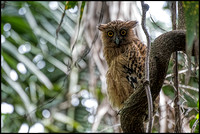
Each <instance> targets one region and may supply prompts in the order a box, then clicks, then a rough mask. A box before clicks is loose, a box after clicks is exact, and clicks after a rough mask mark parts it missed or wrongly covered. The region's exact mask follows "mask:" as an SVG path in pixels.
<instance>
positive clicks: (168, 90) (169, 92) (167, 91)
mask: <svg viewBox="0 0 200 134" xmlns="http://www.w3.org/2000/svg"><path fill="white" fill-rule="evenodd" d="M162 90H163V92H164V94H165V95H166V96H168V97H169V98H171V99H173V98H174V88H173V87H172V86H170V85H167V86H164V87H162Z"/></svg>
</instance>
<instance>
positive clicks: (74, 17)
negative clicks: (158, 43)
mask: <svg viewBox="0 0 200 134" xmlns="http://www.w3.org/2000/svg"><path fill="white" fill-rule="evenodd" d="M106 3H107V4H106V6H105V8H104V14H103V20H102V23H107V22H109V21H110V20H112V15H113V16H114V14H115V15H116V16H117V14H121V16H123V17H124V19H126V17H125V15H124V14H123V11H122V8H119V9H118V10H119V11H118V12H116V13H115V12H114V10H112V8H113V7H114V6H116V3H117V2H106ZM130 3H131V2H130ZM117 4H119V5H120V4H121V5H122V4H124V3H123V2H119V3H117ZM168 4H169V3H167V2H166V4H165V7H164V8H163V10H169V6H168ZM99 5H102V2H84V1H82V2H77V1H76V2H72V1H71V2H68V3H66V2H53V1H51V2H47V1H43V2H42V1H22V2H20V1H18V2H14V1H13V2H12V1H6V2H5V1H1V132H121V129H120V127H119V126H120V124H119V117H118V116H117V112H116V111H114V110H113V109H112V108H111V107H110V105H109V103H108V100H107V96H106V81H105V74H106V70H107V65H106V62H105V60H104V58H103V53H102V44H101V41H100V36H98V38H97V40H96V41H95V43H92V42H93V40H94V38H95V35H98V30H97V29H96V26H97V25H98V24H99V16H100V14H101V6H99ZM131 5H132V6H133V7H137V8H136V10H137V11H138V12H134V14H137V15H140V16H141V13H140V12H139V11H140V10H139V8H138V4H137V3H136V2H132V3H131ZM150 7H151V6H150ZM65 9H66V11H65ZM129 10H130V11H131V10H132V9H131V8H130V9H129ZM134 10H135V9H134ZM64 12H65V15H64V17H63V22H61V20H62V15H63V13H64ZM118 16H120V15H118ZM152 16H153V14H152ZM131 19H138V18H137V17H136V18H131ZM156 24H157V25H159V26H161V27H163V28H164V29H165V30H167V31H170V30H171V27H167V26H166V25H165V24H164V22H161V21H159V20H158V21H156ZM59 25H60V28H59ZM147 25H148V27H149V29H150V31H151V37H152V41H153V40H154V39H155V38H156V37H157V34H158V33H159V34H162V33H164V32H165V31H163V30H161V29H160V28H158V27H157V26H156V25H155V23H153V22H152V20H151V19H150V18H149V17H148V18H147ZM58 28H59V30H58ZM136 30H137V31H138V33H140V32H142V31H141V29H136ZM56 31H57V32H56ZM155 31H157V32H158V33H156V32H155ZM56 34H58V36H57V39H56ZM141 35H142V34H141ZM140 37H143V39H145V37H144V36H140ZM178 56H179V61H178V62H179V70H180V71H182V73H180V74H179V78H180V79H179V80H180V93H181V94H180V105H181V110H182V117H183V120H184V123H185V124H184V125H185V126H187V127H188V130H190V129H191V128H192V126H193V124H194V122H195V121H196V120H197V119H198V118H197V116H198V113H199V112H198V109H199V103H198V102H199V100H198V99H199V84H198V82H199V66H198V65H197V64H196V63H195V59H194V58H192V75H191V77H190V79H189V82H187V81H185V77H186V70H187V64H186V62H187V58H186V55H185V54H183V53H181V52H180V53H179V55H178ZM172 66H173V62H172V61H170V63H169V69H168V75H167V77H166V81H165V84H164V85H163V89H162V91H163V93H164V96H162V97H164V98H165V102H166V104H165V106H166V108H167V109H166V112H167V113H168V114H170V115H172V116H168V117H166V118H167V119H168V121H167V123H168V124H170V121H171V122H173V121H174V116H173V115H174V112H173V110H174V109H173V106H172V105H173V104H172V102H173V99H174V89H173V87H172V86H171V83H170V82H171V80H172V75H171V74H172ZM184 70H185V71H184ZM171 104H172V105H171ZM160 113H162V111H159V112H158V114H157V116H156V117H155V121H154V129H153V132H159V130H160V126H159V121H160V120H161V117H160V116H161V114H160ZM162 118H163V117H162ZM169 120H170V121H169ZM171 125H172V127H171V126H170V125H168V128H167V130H166V132H173V127H174V124H173V123H171ZM189 125H190V126H189ZM196 132H197V131H196Z"/></svg>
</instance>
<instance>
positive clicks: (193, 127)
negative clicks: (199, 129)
mask: <svg viewBox="0 0 200 134" xmlns="http://www.w3.org/2000/svg"><path fill="white" fill-rule="evenodd" d="M198 122H199V119H197V120H196V121H195V122H194V124H193V126H192V133H194V130H195V128H196V126H197V123H198Z"/></svg>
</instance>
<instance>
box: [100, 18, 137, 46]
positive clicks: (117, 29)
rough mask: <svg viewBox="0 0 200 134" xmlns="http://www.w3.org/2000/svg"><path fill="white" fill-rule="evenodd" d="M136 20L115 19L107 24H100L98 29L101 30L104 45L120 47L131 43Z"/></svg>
mask: <svg viewBox="0 0 200 134" xmlns="http://www.w3.org/2000/svg"><path fill="white" fill-rule="evenodd" d="M136 24H137V21H121V20H115V21H111V22H109V23H107V24H101V25H99V26H98V29H99V30H100V31H101V32H102V39H103V43H104V45H107V46H108V45H109V47H120V46H122V45H126V44H129V43H131V41H132V40H131V39H132V37H133V36H134V33H133V30H132V29H133V28H134V27H135V26H136Z"/></svg>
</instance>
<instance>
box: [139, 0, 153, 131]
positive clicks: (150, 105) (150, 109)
mask: <svg viewBox="0 0 200 134" xmlns="http://www.w3.org/2000/svg"><path fill="white" fill-rule="evenodd" d="M141 6H142V29H143V31H144V33H145V35H146V37H147V53H146V60H145V83H144V86H145V90H146V94H147V100H148V117H149V124H148V127H147V133H151V130H152V125H153V120H152V118H153V103H152V96H151V91H150V81H149V55H150V49H151V46H150V43H151V42H150V37H149V34H148V32H147V29H146V12H147V11H148V10H149V5H148V4H144V1H141Z"/></svg>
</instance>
